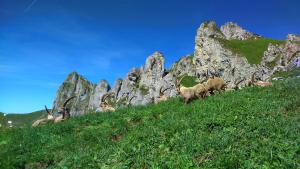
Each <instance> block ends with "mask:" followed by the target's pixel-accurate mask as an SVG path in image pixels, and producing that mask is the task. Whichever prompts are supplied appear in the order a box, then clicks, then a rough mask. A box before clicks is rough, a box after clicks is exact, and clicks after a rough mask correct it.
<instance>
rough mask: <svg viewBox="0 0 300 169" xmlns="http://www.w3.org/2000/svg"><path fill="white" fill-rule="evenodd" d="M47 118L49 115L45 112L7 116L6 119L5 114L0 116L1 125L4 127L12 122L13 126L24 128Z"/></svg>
mask: <svg viewBox="0 0 300 169" xmlns="http://www.w3.org/2000/svg"><path fill="white" fill-rule="evenodd" d="M46 116H47V113H46V111H45V110H40V111H36V112H32V113H27V114H7V115H6V116H5V117H4V116H3V114H0V124H1V125H2V126H7V121H12V122H13V125H14V126H16V127H22V126H23V127H24V126H27V125H31V124H32V122H34V121H35V120H37V119H39V118H43V117H46Z"/></svg>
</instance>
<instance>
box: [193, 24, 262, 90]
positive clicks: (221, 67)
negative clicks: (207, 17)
mask: <svg viewBox="0 0 300 169" xmlns="http://www.w3.org/2000/svg"><path fill="white" fill-rule="evenodd" d="M208 29H211V30H208ZM207 32H209V33H207ZM224 38H225V36H224V35H223V34H222V33H221V31H220V30H219V29H218V27H217V25H216V23H215V22H206V23H203V24H201V26H200V28H199V29H198V31H197V35H196V40H195V52H194V58H193V61H194V64H195V65H196V74H197V77H198V78H199V80H200V81H204V80H205V79H207V78H209V77H212V76H217V77H222V78H223V79H224V80H225V82H226V83H227V86H228V87H229V88H234V87H236V86H238V87H242V86H245V85H246V84H247V80H248V79H250V78H251V75H252V74H253V72H255V71H256V70H257V67H256V66H251V65H250V64H249V63H248V61H247V59H246V58H245V57H241V56H239V55H238V54H236V53H233V52H232V51H231V50H229V49H227V48H225V47H224V46H223V44H222V43H221V41H220V39H224Z"/></svg>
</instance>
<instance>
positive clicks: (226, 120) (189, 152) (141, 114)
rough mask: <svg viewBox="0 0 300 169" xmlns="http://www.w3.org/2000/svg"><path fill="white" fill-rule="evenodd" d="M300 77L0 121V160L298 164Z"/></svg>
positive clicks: (33, 164) (28, 163)
mask: <svg viewBox="0 0 300 169" xmlns="http://www.w3.org/2000/svg"><path fill="white" fill-rule="evenodd" d="M299 84H300V79H287V80H286V81H278V82H275V84H274V86H272V87H266V88H259V87H252V88H245V89H243V90H239V91H234V92H225V93H222V94H217V95H214V96H211V97H208V98H206V99H205V100H198V101H194V102H192V103H191V104H188V105H185V104H183V102H182V100H181V99H179V98H174V99H170V100H168V101H166V102H162V103H159V104H157V105H154V104H150V105H147V106H139V107H130V108H124V109H120V110H118V111H116V112H114V113H98V114H88V115H85V116H82V117H76V118H72V119H70V120H68V121H65V122H63V123H61V124H55V125H54V124H46V125H44V126H41V127H37V128H30V127H28V128H21V129H17V128H7V129H0V168H1V169H2V168H3V169H5V168H46V167H48V168H230V169H232V168H259V169H260V168H274V169H278V168H288V169H292V168H300V134H299V133H300V125H299V124H300V107H299V105H300V85H299Z"/></svg>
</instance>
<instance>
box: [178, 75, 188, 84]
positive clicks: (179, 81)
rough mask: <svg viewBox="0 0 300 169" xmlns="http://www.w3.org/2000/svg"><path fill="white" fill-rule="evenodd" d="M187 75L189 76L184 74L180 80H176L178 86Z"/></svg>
mask: <svg viewBox="0 0 300 169" xmlns="http://www.w3.org/2000/svg"><path fill="white" fill-rule="evenodd" d="M186 76H187V75H183V76H182V77H181V78H180V80H177V81H176V86H177V87H179V86H180V83H181V81H182V79H183V78H184V77H186Z"/></svg>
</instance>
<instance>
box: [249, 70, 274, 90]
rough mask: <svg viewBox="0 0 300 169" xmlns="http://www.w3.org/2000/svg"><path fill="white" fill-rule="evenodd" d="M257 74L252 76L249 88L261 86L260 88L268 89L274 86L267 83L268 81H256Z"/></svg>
mask: <svg viewBox="0 0 300 169" xmlns="http://www.w3.org/2000/svg"><path fill="white" fill-rule="evenodd" d="M256 73H257V72H254V73H253V74H252V76H251V82H250V83H249V86H253V85H254V86H260V87H268V86H272V85H273V83H272V82H266V81H261V80H256V79H255V74H256Z"/></svg>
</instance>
